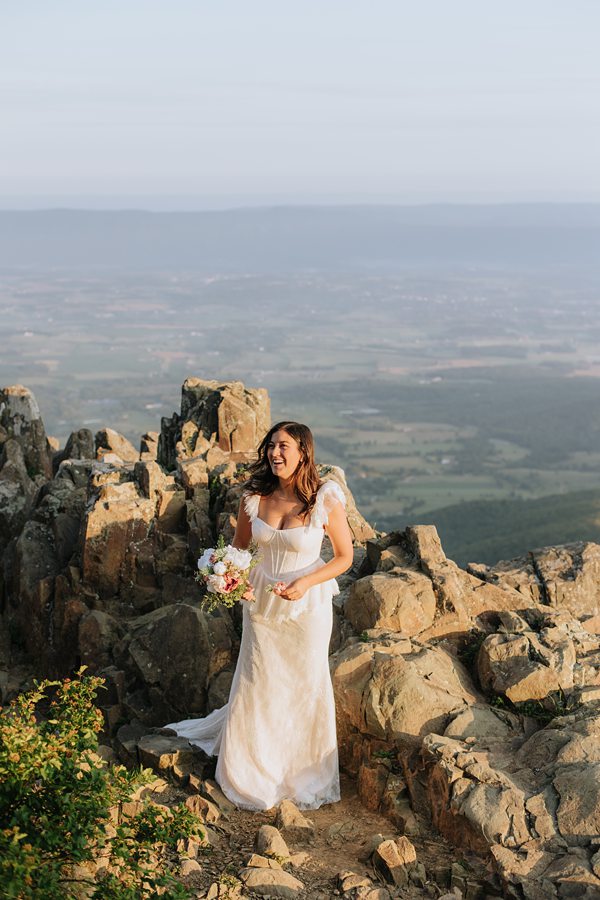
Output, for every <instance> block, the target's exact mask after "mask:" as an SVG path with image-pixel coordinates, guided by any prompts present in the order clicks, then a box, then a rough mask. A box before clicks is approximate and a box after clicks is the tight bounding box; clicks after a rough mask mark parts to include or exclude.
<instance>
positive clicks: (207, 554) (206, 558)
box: [198, 547, 215, 569]
mask: <svg viewBox="0 0 600 900" xmlns="http://www.w3.org/2000/svg"><path fill="white" fill-rule="evenodd" d="M214 552H215V548H214V547H209V548H208V550H205V551H204V553H203V554H202V556H201V557H200V559H199V560H198V568H199V569H205V568H206V567H207V566H210V558H211V556H212V555H213V553H214Z"/></svg>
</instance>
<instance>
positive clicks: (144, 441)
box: [140, 431, 158, 462]
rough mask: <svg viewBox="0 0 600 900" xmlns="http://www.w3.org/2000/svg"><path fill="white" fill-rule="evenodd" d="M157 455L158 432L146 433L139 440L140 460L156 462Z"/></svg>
mask: <svg viewBox="0 0 600 900" xmlns="http://www.w3.org/2000/svg"><path fill="white" fill-rule="evenodd" d="M157 453H158V431H146V433H145V434H143V435H142V437H141V438H140V459H141V460H145V461H147V462H150V461H152V460H156V456H157Z"/></svg>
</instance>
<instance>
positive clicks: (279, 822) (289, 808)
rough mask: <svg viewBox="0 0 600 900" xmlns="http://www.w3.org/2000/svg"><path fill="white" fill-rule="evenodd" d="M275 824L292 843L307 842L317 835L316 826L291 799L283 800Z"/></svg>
mask: <svg viewBox="0 0 600 900" xmlns="http://www.w3.org/2000/svg"><path fill="white" fill-rule="evenodd" d="M275 825H276V827H277V828H278V829H279V831H280V832H281V834H282V835H283V836H284V838H286V839H287V840H289V841H291V842H292V843H306V842H307V841H310V840H312V838H313V837H314V835H315V826H314V823H313V822H311V820H310V819H307V818H306V816H304V815H302V813H301V812H300V810H299V809H298V807H297V806H296V805H295V804H294V803H292V801H291V800H283V802H282V803H281V805H280V806H279V809H278V810H277V817H276V819H275Z"/></svg>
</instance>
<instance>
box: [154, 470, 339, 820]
mask: <svg viewBox="0 0 600 900" xmlns="http://www.w3.org/2000/svg"><path fill="white" fill-rule="evenodd" d="M338 502H339V503H341V504H342V505H344V506H345V498H344V493H343V491H342V490H341V488H340V487H339V485H337V484H336V483H335V482H334V481H327V482H325V484H323V485H321V487H320V488H319V490H318V493H317V498H316V502H315V506H314V507H313V510H312V513H311V516H310V521H309V522H307V524H306V525H301V526H298V527H296V528H286V529H276V528H273V527H271V526H270V525H267V523H266V522H264V521H263V520H262V519H260V518H259V516H258V507H259V503H260V495H259V494H245V496H244V506H245V509H246V511H247V513H248V515H249V518H250V521H251V523H252V539H253V541H254V542H255V543H256V544H257V546H258V550H259V554H260V557H261V561H260V562H259V564H258V565H257V566H256V568H254V569H253V570H252V572H251V573H250V581H251V582H252V585H253V587H254V593H255V596H256V600H255V601H253V602H249V603H248V602H244V607H243V632H242V641H241V645H240V654H239V657H238V661H237V666H236V669H235V674H234V676H233V681H232V684H231V692H230V696H229V702H228V703H227V704H226V705H225V706H223V707H221V709H216V710H214V712H212V713H210V714H209V715H208V716H206V718H204V719H186V720H184V721H183V722H175V723H173V724H171V725H168V726H167V728H172V729H174V730H175V731H176V732H177V734H179V735H181V736H182V737H186V738H187V739H188V740H189V741H190V743H192V744H194V745H196V746H198V747H200V748H201V749H202V750H204V751H205V752H206V753H208V754H212V755H215V754H218V757H219V758H218V761H217V769H216V779H217V781H218V783H219V784H220V786H221V788H222V790H223V792H224V794H225V795H226V796H227V797H228V798H229V799H230V800H231V801H232V802H233V803H235V805H236V806H238V807H240V808H242V809H253V810H261V809H270V808H271V807H273V806H277V805H278V804H279V803H280V802H281V801H282V800H284V799H289V800H293V801H294V803H295V804H296V805H297V806H298V807H300V808H301V809H316V808H317V807H319V806H321V805H322V804H323V803H333V802H335V801H337V800H339V799H340V787H339V770H338V751H337V741H336V731H335V707H334V700H333V688H332V684H331V676H330V674H329V659H328V651H329V639H330V636H331V627H332V616H333V611H332V603H331V600H332V597H333V596H334V594H337V593H339V588H338V585H337V582H336V580H335V579H333V578H331V579H329V580H328V581H325V582H323V583H321V584H318V585H315V586H314V587H312V588H310V589H309V590H308V591H307V592H306V593H305V594H304V596H303V597H302V599H301V600H297V601H290V600H284V599H283V598H282V597H279V596H277V594H274V593H272V592H270V591H268V590H267V588H268V587H269V586H270V585H273V584H274V583H275V582H276V581H285V582H286V583H289V582H290V581H293V580H294V579H295V578H298V577H300V575H305V574H307V573H308V572H312V571H314V570H315V569H317V568H319V567H320V566H323V565H324V562H323V560H322V559H321V557H320V555H319V554H320V552H321V545H322V543H323V535H324V531H323V526H324V525H326V524H327V521H328V515H329V512H330V510H331V508H332V507H333V505H334V504H335V503H338Z"/></svg>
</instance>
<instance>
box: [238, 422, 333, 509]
mask: <svg viewBox="0 0 600 900" xmlns="http://www.w3.org/2000/svg"><path fill="white" fill-rule="evenodd" d="M276 431H286V432H287V433H288V434H289V435H290V437H292V438H294V440H295V441H296V443H297V444H298V450H299V451H300V456H301V458H300V462H299V463H298V465H297V466H296V471H295V472H294V474H293V476H292V478H293V481H292V487H293V490H294V493H295V494H296V497H297V498H298V500H300V502H301V503H302V504H303V509H302V515H303V517H304V518H306V516H307V515H308V514H309V513H310V512H311V510H312V508H313V506H314V505H315V497H316V494H317V491H318V490H319V488H320V486H321V479H320V478H319V473H318V472H317V467H316V466H315V445H314V441H313V436H312V432H311V430H310V428H309V427H308V425H301V424H300V422H277V424H276V425H273V426H271V428H270V429H269V430H268V431H267V433H266V435H265V436H264V438H263V439H262V441H261V442H260V445H259V447H258V459H257V460H256V462H255V463H252V465H251V466H250V469H249V472H250V478H249V479H248V481H247V482H246V484H245V485H244V490H246V491H248V492H249V493H251V494H262V496H263V497H266V496H268V495H269V494H272V493H273V491H274V490H275V488H276V487H278V486H279V478H278V477H277V475H275V473H274V472H273V471H272V469H271V466H270V464H269V458H268V455H267V452H268V449H269V443H270V441H271V438H272V437H273V435H274V434H275V432H276Z"/></svg>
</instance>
